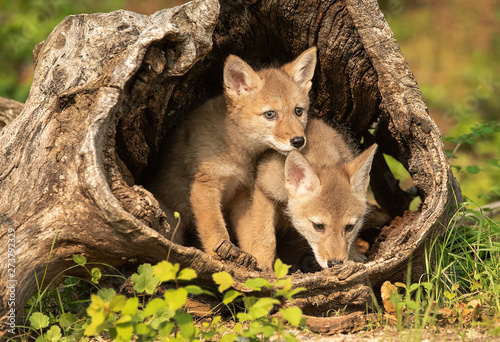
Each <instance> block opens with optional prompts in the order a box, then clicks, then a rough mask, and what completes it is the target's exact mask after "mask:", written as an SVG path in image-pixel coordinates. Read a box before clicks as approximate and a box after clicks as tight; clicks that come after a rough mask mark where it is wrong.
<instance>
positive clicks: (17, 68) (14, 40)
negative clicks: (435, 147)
mask: <svg viewBox="0 0 500 342" xmlns="http://www.w3.org/2000/svg"><path fill="white" fill-rule="evenodd" d="M182 2H183V1H182V0H150V1H139V0H80V1H71V0H43V1H42V0H17V1H16V0H15V1H12V0H0V37H1V39H0V61H1V63H0V96H2V97H7V98H12V99H15V100H17V101H21V102H24V101H25V100H26V98H27V96H28V93H29V88H30V85H31V82H32V77H33V63H32V51H33V49H34V47H35V45H36V44H37V43H39V42H41V41H42V40H44V39H45V38H46V37H47V36H48V35H49V34H50V32H51V31H52V30H53V28H54V27H55V26H56V25H57V24H58V23H59V22H60V21H61V20H62V19H63V18H64V17H65V16H67V15H70V14H77V13H94V12H109V11H112V10H116V9H120V8H123V9H127V10H132V11H135V12H139V13H143V14H151V13H153V12H155V11H157V10H160V9H163V8H167V7H172V6H175V5H178V4H181V3H182ZM379 4H380V7H381V9H382V11H383V12H384V14H385V17H386V19H387V21H388V22H389V25H390V26H391V28H392V30H393V32H394V35H395V38H396V39H397V40H398V42H399V44H400V46H401V50H402V51H403V54H404V55H405V57H406V59H407V61H408V64H409V65H410V69H411V70H412V72H413V73H414V74H415V76H416V79H417V81H418V84H419V86H420V89H421V90H422V93H423V95H424V98H425V99H426V101H427V104H428V106H429V111H430V115H431V117H432V118H433V120H434V121H435V122H436V123H437V125H438V127H439V129H440V131H441V133H442V135H443V136H444V137H445V138H444V140H445V147H446V149H447V150H448V153H449V157H450V162H451V164H452V165H453V168H454V173H455V175H456V177H457V178H458V180H459V182H460V184H461V186H462V191H463V193H464V194H465V195H466V197H467V199H469V200H472V201H474V202H476V203H478V204H479V205H483V204H486V203H490V202H493V201H497V200H500V168H499V166H500V161H499V159H500V154H499V152H498V150H499V148H500V134H499V132H500V126H499V123H498V119H499V118H500V62H499V61H500V1H498V0H477V1H466V0H440V1H431V0H411V1H410V0H379ZM394 167H395V168H396V169H398V171H397V173H398V175H399V177H400V178H401V179H405V178H406V180H407V181H408V176H407V174H406V173H405V172H404V170H402V169H401V167H399V168H398V167H397V165H394ZM410 185H411V184H408V183H406V185H405V186H410Z"/></svg>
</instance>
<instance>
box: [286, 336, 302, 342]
mask: <svg viewBox="0 0 500 342" xmlns="http://www.w3.org/2000/svg"><path fill="white" fill-rule="evenodd" d="M285 342H299V340H298V339H297V337H295V336H293V335H292V334H287V335H285Z"/></svg>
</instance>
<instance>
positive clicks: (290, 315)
mask: <svg viewBox="0 0 500 342" xmlns="http://www.w3.org/2000/svg"><path fill="white" fill-rule="evenodd" d="M280 312H281V314H282V315H283V318H284V319H286V320H287V321H288V322H289V323H290V324H291V325H293V326H295V327H298V326H299V325H300V322H301V321H302V310H301V309H300V308H298V307H296V306H292V307H289V308H286V309H284V310H282V309H280Z"/></svg>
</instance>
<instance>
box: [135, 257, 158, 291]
mask: <svg viewBox="0 0 500 342" xmlns="http://www.w3.org/2000/svg"><path fill="white" fill-rule="evenodd" d="M130 280H131V281H132V282H133V283H134V287H133V288H134V290H135V291H137V292H140V293H142V292H145V293H147V294H153V293H154V291H155V290H156V287H157V286H158V285H159V284H160V279H158V278H157V277H155V275H154V269H153V266H151V264H142V265H140V266H139V267H138V268H137V273H134V274H132V276H131V277H130Z"/></svg>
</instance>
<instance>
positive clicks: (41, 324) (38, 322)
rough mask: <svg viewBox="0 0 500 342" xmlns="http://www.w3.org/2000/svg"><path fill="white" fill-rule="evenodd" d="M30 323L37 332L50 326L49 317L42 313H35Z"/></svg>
mask: <svg viewBox="0 0 500 342" xmlns="http://www.w3.org/2000/svg"><path fill="white" fill-rule="evenodd" d="M30 323H31V326H32V327H33V328H35V329H36V330H39V329H43V328H46V327H48V326H49V317H47V316H45V315H44V314H43V313H41V312H34V313H33V314H32V315H31V317H30Z"/></svg>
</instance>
